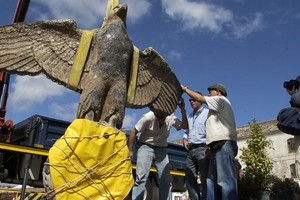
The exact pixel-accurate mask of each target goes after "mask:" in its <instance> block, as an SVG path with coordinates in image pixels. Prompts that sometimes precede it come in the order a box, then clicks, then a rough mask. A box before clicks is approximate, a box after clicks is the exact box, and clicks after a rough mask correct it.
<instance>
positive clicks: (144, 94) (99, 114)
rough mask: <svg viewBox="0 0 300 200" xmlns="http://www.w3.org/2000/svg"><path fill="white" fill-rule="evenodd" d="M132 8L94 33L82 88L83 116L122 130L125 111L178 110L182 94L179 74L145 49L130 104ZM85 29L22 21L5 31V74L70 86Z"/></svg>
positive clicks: (0, 63)
mask: <svg viewBox="0 0 300 200" xmlns="http://www.w3.org/2000/svg"><path fill="white" fill-rule="evenodd" d="M126 14H127V6H126V5H121V6H119V7H118V8H115V9H114V10H113V11H112V13H111V15H110V16H108V17H107V19H105V20H104V23H103V26H102V27H101V28H98V29H97V30H96V32H95V33H94V35H93V39H92V43H91V47H90V51H89V54H88V57H87V60H86V63H85V66H84V71H83V73H82V75H81V78H80V82H79V85H78V87H77V88H75V89H74V88H70V89H73V90H75V91H77V92H80V93H81V96H80V102H79V106H78V110H77V118H85V119H89V120H92V121H96V122H100V123H103V122H108V123H109V124H110V125H112V126H114V127H117V128H121V127H122V122H123V118H124V112H125V107H129V108H144V107H149V108H150V109H151V110H153V111H154V112H155V113H160V114H165V115H169V114H171V113H172V112H174V111H175V109H176V107H177V103H178V99H179V98H180V96H181V94H182V91H181V87H180V84H179V81H178V80H177V78H176V76H175V74H174V73H173V72H172V70H171V69H170V67H169V66H168V64H167V63H166V62H165V60H164V59H163V58H162V57H161V56H160V55H159V54H158V53H157V52H156V51H155V50H154V49H153V48H146V49H145V50H143V51H140V58H139V68H138V73H137V86H136V92H135V97H134V100H133V102H131V103H126V98H127V89H128V83H129V77H130V70H131V61H132V53H133V44H132V42H131V40H130V38H129V36H128V34H127V30H126V24H125V22H126ZM82 32H83V30H81V29H79V28H78V27H77V25H76V23H75V22H74V21H71V20H52V21H40V22H33V23H17V24H13V25H8V26H3V27H0V70H3V71H7V72H10V73H15V74H19V75H38V74H45V75H46V76H47V77H48V78H49V79H51V80H53V81H55V82H57V83H59V84H62V85H64V86H65V87H68V79H69V75H70V71H71V69H72V65H73V63H74V58H75V54H76V52H77V49H78V45H79V41H80V38H81V35H82Z"/></svg>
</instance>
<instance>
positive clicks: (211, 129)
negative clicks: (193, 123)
mask: <svg viewBox="0 0 300 200" xmlns="http://www.w3.org/2000/svg"><path fill="white" fill-rule="evenodd" d="M204 98H205V100H206V103H207V105H208V109H209V113H208V118H207V121H206V144H210V143H212V142H215V141H219V140H236V138H237V132H236V125H235V119H234V113H233V110H232V107H231V104H230V102H229V100H228V99H227V98H226V97H224V96H205V97H204Z"/></svg>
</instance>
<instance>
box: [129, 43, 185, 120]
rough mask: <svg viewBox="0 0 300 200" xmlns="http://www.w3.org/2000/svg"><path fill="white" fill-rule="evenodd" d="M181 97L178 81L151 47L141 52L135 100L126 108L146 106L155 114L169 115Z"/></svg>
mask: <svg viewBox="0 0 300 200" xmlns="http://www.w3.org/2000/svg"><path fill="white" fill-rule="evenodd" d="M181 95H182V89H181V86H180V83H179V81H178V80H177V78H176V76H175V74H174V73H173V72H172V70H171V68H170V67H169V65H168V64H167V63H166V61H165V60H164V59H163V58H162V57H161V56H160V55H159V53H158V52H156V51H155V49H153V48H151V47H149V48H146V49H145V50H143V51H141V52H140V58H139V69H138V74H137V84H136V92H135V98H134V100H133V103H131V104H127V107H129V108H144V107H147V106H148V107H149V108H150V110H152V111H153V112H154V113H156V114H163V115H170V114H171V113H173V112H174V111H175V110H176V107H177V105H178V101H179V98H180V97H181Z"/></svg>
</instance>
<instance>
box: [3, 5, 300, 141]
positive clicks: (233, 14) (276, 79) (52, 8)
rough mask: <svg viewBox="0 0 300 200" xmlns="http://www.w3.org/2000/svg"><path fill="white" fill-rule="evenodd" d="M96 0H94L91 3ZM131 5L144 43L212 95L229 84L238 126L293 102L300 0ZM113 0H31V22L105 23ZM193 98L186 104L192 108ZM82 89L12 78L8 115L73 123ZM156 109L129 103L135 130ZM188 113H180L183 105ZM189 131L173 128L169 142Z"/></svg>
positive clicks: (128, 122)
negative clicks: (290, 89) (288, 85)
mask: <svg viewBox="0 0 300 200" xmlns="http://www.w3.org/2000/svg"><path fill="white" fill-rule="evenodd" d="M87 2H88V3H87ZM120 2H121V3H127V4H128V8H129V10H128V18H127V29H128V33H129V36H130V38H131V40H132V42H133V44H134V45H135V46H137V47H138V48H139V49H141V50H142V49H144V48H147V47H150V46H151V47H153V48H154V49H156V50H157V51H158V52H159V53H160V54H161V55H162V56H163V57H164V58H165V59H166V61H167V62H168V63H169V65H170V66H171V68H172V70H173V71H174V73H175V74H176V76H177V78H178V80H179V81H180V82H181V83H182V84H183V85H186V86H188V87H189V88H191V89H194V90H198V91H201V92H202V93H203V94H207V90H206V88H207V86H209V85H211V84H213V83H216V82H220V83H222V84H224V85H225V87H226V89H227V92H228V98H229V100H230V101H231V103H232V106H233V109H234V112H235V118H236V124H237V126H238V127H239V126H244V125H247V124H248V123H249V122H250V121H251V119H253V118H256V119H257V121H258V122H263V121H267V120H273V119H276V116H277V113H278V112H279V110H280V109H281V108H284V107H288V106H289V96H288V94H287V93H286V92H285V90H284V89H283V87H282V83H283V82H284V81H286V80H290V79H294V78H296V77H297V76H298V75H300V70H299V69H300V66H299V65H300V56H299V52H300V39H299V37H300V26H299V25H300V1H299V0H285V1H282V0H272V1H270V0H201V1H200V0H120ZM16 4H17V0H0V13H1V18H0V25H4V24H10V23H11V22H12V18H13V14H14V11H15V6H16ZM105 10H106V1H105V0H89V1H85V0H51V1H48V0H31V4H30V7H29V11H28V13H27V18H26V21H28V22H29V21H37V20H46V19H74V20H75V21H76V22H77V23H78V26H79V27H80V28H81V29H93V28H97V27H99V26H100V25H101V24H102V20H103V17H104V16H105ZM184 98H185V99H186V109H187V111H188V112H190V111H191V108H190V105H189V103H188V101H187V100H188V97H187V95H186V94H184ZM78 99H79V94H77V93H74V92H72V91H70V90H68V89H65V88H64V87H62V86H59V85H57V84H55V83H52V82H51V81H50V80H48V79H46V78H44V77H43V76H37V77H27V76H12V78H11V81H10V86H9V99H8V104H7V114H6V119H12V120H13V121H14V122H15V123H17V122H19V121H21V120H23V119H25V118H27V117H30V116H31V115H34V114H40V115H44V116H48V117H53V118H57V119H62V120H67V121H72V120H73V119H74V118H75V112H76V108H77V102H78ZM147 111H148V109H139V110H135V109H126V117H125V119H124V127H125V128H128V129H131V128H132V127H133V126H134V124H135V123H136V122H137V121H138V119H139V118H140V117H141V115H142V114H143V113H145V112H147ZM176 115H177V116H179V117H180V112H178V111H176ZM181 137H182V132H181V131H179V132H178V131H176V130H175V129H172V131H171V135H170V138H169V140H170V141H171V140H174V139H179V138H181Z"/></svg>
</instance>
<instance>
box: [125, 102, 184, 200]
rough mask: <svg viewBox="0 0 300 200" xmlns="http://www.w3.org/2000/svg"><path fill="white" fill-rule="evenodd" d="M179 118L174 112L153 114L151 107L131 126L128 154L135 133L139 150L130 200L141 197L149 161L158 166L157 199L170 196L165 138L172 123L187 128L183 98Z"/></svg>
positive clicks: (170, 184) (138, 199) (165, 198)
mask: <svg viewBox="0 0 300 200" xmlns="http://www.w3.org/2000/svg"><path fill="white" fill-rule="evenodd" d="M178 105H179V108H180V110H181V115H182V121H180V120H179V119H178V118H177V117H176V116H175V115H174V114H172V115H170V116H164V115H155V114H154V113H153V112H152V111H150V112H148V113H146V114H144V115H143V116H142V118H141V119H140V120H139V121H138V122H137V124H136V125H135V127H134V128H133V129H132V131H131V133H130V136H129V152H130V158H131V159H133V146H134V142H135V140H136V135H137V133H139V132H140V133H141V134H140V136H139V138H138V142H137V144H138V146H139V147H138V150H137V161H136V179H135V183H134V185H133V188H132V200H140V199H141V200H142V199H144V191H145V185H146V182H147V179H148V176H149V172H150V168H151V165H152V161H153V160H154V162H153V163H154V165H155V167H156V169H157V174H158V179H159V200H168V199H171V197H172V195H171V192H172V191H171V190H172V183H171V175H170V165H169V157H168V154H167V146H168V143H167V138H168V136H169V133H170V129H171V127H172V126H173V127H174V128H176V129H177V130H180V129H188V122H187V117H186V111H185V104H184V100H183V99H181V101H180V103H179V104H178Z"/></svg>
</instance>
